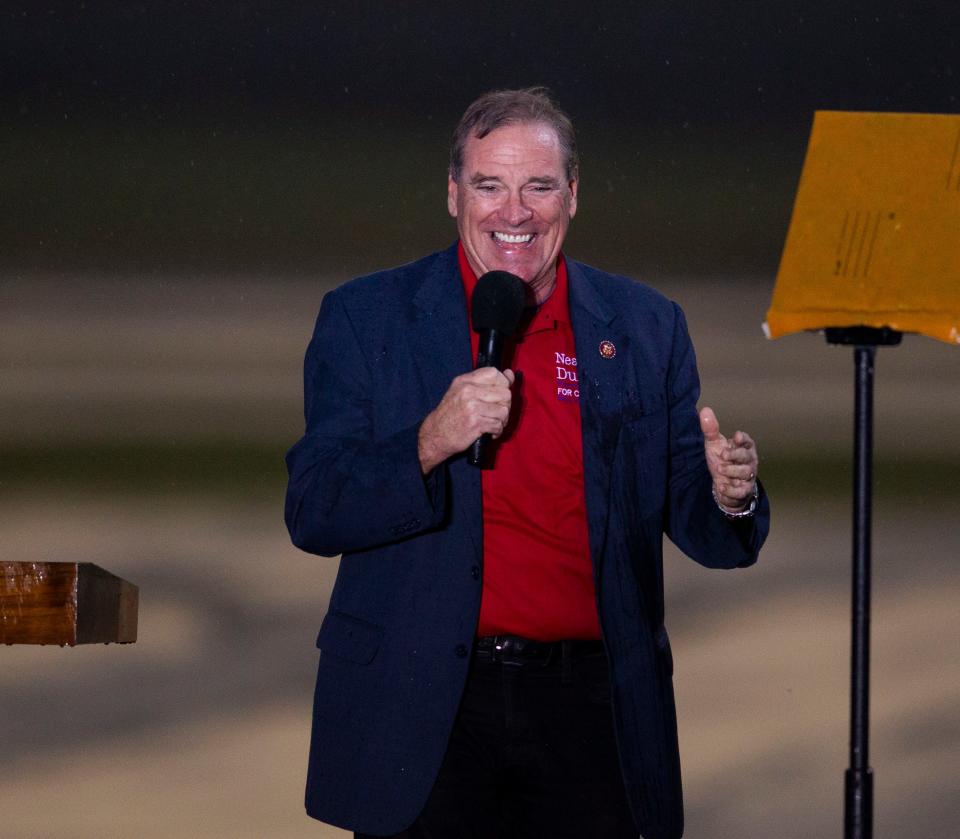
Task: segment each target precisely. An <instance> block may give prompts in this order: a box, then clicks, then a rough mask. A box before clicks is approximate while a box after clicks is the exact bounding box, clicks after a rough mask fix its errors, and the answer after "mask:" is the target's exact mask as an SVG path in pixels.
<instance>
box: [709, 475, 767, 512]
mask: <svg viewBox="0 0 960 839" xmlns="http://www.w3.org/2000/svg"><path fill="white" fill-rule="evenodd" d="M710 492H711V494H712V495H713V500H714V501H715V502H716V504H717V506H718V507H719V508H720V512H721V513H723V514H724V515H725V516H726V517H727V518H728V519H744V518H747V517H749V516H752V515H753V514H754V513H755V512H756V511H757V503H758V501H759V498H760V489H759V487H758V486H757V482H756V481H754V482H753V496H752V497H751V498H750V503H749V504H748V505H747V506H746V507H745V508H744V509H743V510H737V511H736V512H734V511H733V510H728V509H727V508H726V507H724V506H723V504H721V503H720V499H719V498H717V491H716V489H714V487H713V486H711V487H710Z"/></svg>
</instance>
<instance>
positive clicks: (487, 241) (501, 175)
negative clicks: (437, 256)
mask: <svg viewBox="0 0 960 839" xmlns="http://www.w3.org/2000/svg"><path fill="white" fill-rule="evenodd" d="M447 208H448V209H449V210H450V215H451V216H453V217H454V218H455V219H456V220H457V230H458V231H459V233H460V241H461V242H462V243H463V249H464V251H465V252H466V255H467V261H468V262H469V263H470V267H471V268H472V269H473V270H474V272H475V273H476V274H477V276H478V277H480V276H482V275H483V274H486V273H487V271H509V272H510V273H511V274H516V275H517V276H518V277H520V279H522V280H523V281H524V282H525V283H527V285H528V286H529V287H530V289H531V291H532V292H533V294H534V296H535V297H536V300H537V302H538V303H542V302H543V301H544V300H546V299H547V297H549V296H550V292H551V291H553V287H554V285H555V284H556V265H557V254H559V253H560V246H561V245H562V244H563V240H564V237H565V236H566V235H567V228H568V227H569V226H570V219H572V218H573V214H574V213H575V212H576V211H577V181H576V180H572V181H568V180H567V176H566V168H565V166H564V160H563V155H562V153H561V150H560V142H559V140H558V139H557V133H556V131H555V130H554V129H553V128H552V127H551V126H549V125H546V124H544V123H539V122H531V123H519V124H516V125H505V126H503V127H501V128H498V129H496V130H495V131H491V132H490V133H489V134H488V135H487V136H486V137H484V138H483V139H482V140H478V139H477V138H476V137H472V136H471V137H469V138H468V139H467V142H466V144H465V146H464V149H463V167H462V169H461V172H460V181H459V182H457V181H454V180H453V179H452V178H450V180H449V182H448V184H447Z"/></svg>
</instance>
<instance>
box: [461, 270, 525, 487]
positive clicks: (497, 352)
mask: <svg viewBox="0 0 960 839" xmlns="http://www.w3.org/2000/svg"><path fill="white" fill-rule="evenodd" d="M526 298H527V292H526V286H525V285H524V283H523V280H521V279H520V278H519V277H517V276H516V275H514V274H510V273H508V272H507V271H489V272H487V273H486V274H484V275H483V276H482V277H481V278H480V279H479V280H477V285H476V287H475V288H474V289H473V297H472V298H471V304H470V311H471V320H472V321H473V331H474V332H477V333H479V335H480V346H479V347H478V348H477V367H476V369H477V370H479V369H480V368H481V367H496V368H497V369H498V370H502V369H503V345H504V342H505V340H506V339H507V338H509V337H510V336H511V335H513V333H514V332H516V331H517V326H518V325H519V324H520V318H521V317H522V316H523V307H524V304H525V302H526ZM489 439H490V435H489V434H483V435H482V436H480V437H478V438H477V439H476V440H474V441H473V443H471V445H470V450H469V454H468V456H467V460H468V461H469V462H470V465H471V466H479V467H480V468H483V466H484V463H483V460H484V452H485V449H486V446H487V441H488V440H489Z"/></svg>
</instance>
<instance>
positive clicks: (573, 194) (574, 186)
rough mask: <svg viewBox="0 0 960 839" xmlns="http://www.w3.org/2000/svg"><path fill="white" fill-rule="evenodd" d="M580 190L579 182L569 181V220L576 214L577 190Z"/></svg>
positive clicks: (575, 180) (575, 179)
mask: <svg viewBox="0 0 960 839" xmlns="http://www.w3.org/2000/svg"><path fill="white" fill-rule="evenodd" d="M579 188H580V180H579V179H578V178H574V179H573V180H572V181H570V218H573V217H574V216H575V215H576V214H577V190H578V189H579Z"/></svg>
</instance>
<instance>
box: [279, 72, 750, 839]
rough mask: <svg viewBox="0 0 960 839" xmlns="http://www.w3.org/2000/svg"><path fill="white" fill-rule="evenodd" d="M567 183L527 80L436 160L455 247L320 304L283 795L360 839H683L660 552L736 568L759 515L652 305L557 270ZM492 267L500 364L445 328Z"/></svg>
mask: <svg viewBox="0 0 960 839" xmlns="http://www.w3.org/2000/svg"><path fill="white" fill-rule="evenodd" d="M578 184H579V166H578V161H577V151H576V141H575V137H574V131H573V127H572V125H571V123H570V120H569V119H568V118H567V116H566V115H565V114H564V113H563V112H562V111H560V110H559V108H557V107H556V105H555V104H554V103H553V102H552V101H551V100H550V98H549V97H548V95H547V93H546V91H545V90H543V89H542V88H531V89H527V90H518V91H496V92H493V93H489V94H486V95H485V96H482V97H481V98H480V99H478V100H477V101H476V102H474V103H473V104H472V105H471V106H470V107H469V108H468V109H467V111H466V113H465V114H464V116H463V118H462V120H461V122H460V124H459V125H458V127H457V129H456V131H455V133H454V138H453V143H452V149H451V158H450V171H449V177H448V184H447V202H448V208H449V211H450V214H451V215H452V216H453V217H454V218H455V219H456V222H457V231H458V234H459V239H458V242H456V243H455V244H454V245H453V246H452V247H451V248H449V249H448V250H446V251H442V252H440V253H437V254H433V255H431V256H428V257H426V258H424V259H422V260H420V261H418V262H415V263H412V264H410V265H406V266H403V267H401V268H396V269H392V270H390V271H384V272H381V273H378V274H374V275H371V276H369V277H364V278H361V279H358V280H354V281H353V282H350V283H347V284H346V285H344V286H342V287H340V288H339V289H337V290H336V291H334V292H331V293H330V294H328V295H327V296H326V297H325V298H324V300H323V304H322V306H321V310H320V316H319V318H318V320H317V326H316V330H315V332H314V337H313V340H312V342H311V344H310V346H309V348H308V350H307V356H306V362H305V388H306V393H305V406H306V421H307V427H306V433H305V435H304V436H303V438H302V439H301V440H300V441H299V442H298V443H297V444H296V445H295V446H294V447H293V448H292V449H291V451H290V453H289V454H288V456H287V465H288V469H289V473H290V482H289V488H288V493H287V507H286V521H287V526H288V528H289V530H290V534H291V538H292V539H293V541H294V543H295V544H296V545H298V546H299V547H301V548H303V549H304V550H307V551H311V552H313V553H319V554H323V555H328V556H335V555H337V554H342V558H341V562H340V569H339V573H338V577H337V582H336V585H335V587H334V590H333V593H332V595H331V599H330V607H329V610H328V612H327V615H326V617H325V618H324V621H323V625H322V627H321V629H320V634H319V637H318V639H317V646H318V647H319V648H320V650H321V654H320V666H319V670H318V675H317V688H316V696H315V704H314V725H313V735H312V740H311V749H310V765H309V771H308V778H307V796H306V801H307V810H308V812H309V813H310V815H312V816H314V817H316V818H318V819H321V820H324V821H328V822H331V823H333V824H337V825H340V826H343V827H346V828H348V829H351V830H354V831H357V836H397V837H407V839H432V838H433V837H440V838H441V839H459V837H479V839H488V838H489V839H495V838H497V837H504V839H506V837H511V839H520V837H531V839H532V837H544V836H549V837H551V839H557V838H558V837H571V839H572V838H573V837H576V839H587V838H588V837H597V839H601V837H602V839H619V837H623V839H626V838H627V837H637V836H638V835H642V836H643V837H646V839H673V837H679V836H680V835H681V834H682V832H683V811H682V801H681V791H680V765H679V756H678V748H677V733H676V719H675V712H674V704H673V690H672V684H671V676H672V668H673V665H672V658H671V653H670V644H669V640H668V636H667V632H666V629H665V626H664V603H663V582H662V580H663V569H662V539H663V535H664V534H666V535H667V536H668V537H669V538H670V539H672V540H673V541H674V542H675V543H676V544H677V545H678V546H679V547H680V548H681V549H682V550H683V551H684V552H686V553H687V554H688V555H689V556H691V557H692V558H693V559H695V560H696V561H698V562H700V563H702V564H703V565H706V566H709V567H716V568H735V567H739V566H746V565H749V564H751V563H752V562H754V561H755V560H756V558H757V554H758V552H759V550H760V546H761V545H762V543H763V540H764V538H765V536H766V532H767V527H768V518H769V505H768V503H767V500H766V498H765V495H764V493H763V491H762V488H761V487H760V485H759V483H758V482H757V479H756V475H757V469H758V463H759V461H758V458H757V452H756V447H755V445H754V443H753V440H752V439H751V438H750V437H749V435H747V434H744V433H743V432H740V431H738V432H736V433H735V434H734V435H732V436H731V437H729V438H727V437H724V436H723V435H722V434H721V433H720V430H719V426H718V423H717V420H716V417H715V416H714V414H713V412H712V411H711V410H710V409H709V408H704V409H702V411H700V413H699V416H698V412H697V407H696V402H697V399H698V397H699V382H698V377H697V370H696V363H695V359H694V354H693V348H692V346H691V344H690V339H689V337H688V335H687V331H686V324H685V321H684V318H683V314H682V312H681V311H680V309H679V308H678V307H677V306H676V304H673V303H671V302H670V301H668V300H666V299H665V298H663V297H662V296H660V295H659V294H657V293H656V292H654V291H653V290H651V289H649V288H647V287H646V286H644V285H641V284H640V283H637V282H635V281H633V280H630V279H627V278H625V277H618V276H614V275H611V274H607V273H604V272H602V271H599V270H597V269H595V268H591V267H589V266H587V265H583V264H580V263H577V262H575V261H573V260H570V259H568V258H567V257H566V256H565V255H564V254H563V252H562V246H563V242H564V239H565V237H566V233H567V230H568V228H569V225H570V221H571V219H572V218H573V217H574V215H575V213H576V210H577V190H578ZM494 270H500V271H509V272H510V273H513V274H515V275H516V276H518V277H520V279H521V280H522V281H523V282H524V283H525V285H526V289H527V302H528V309H527V312H526V314H525V316H524V318H523V320H522V321H521V327H520V330H519V332H518V334H517V336H516V337H515V339H514V340H513V341H512V342H511V343H510V346H509V347H508V351H507V356H508V358H509V366H508V368H507V369H505V370H504V371H503V372H500V371H498V370H496V369H494V368H483V369H480V370H473V369H472V368H473V363H472V359H473V358H474V357H475V354H476V347H477V336H476V335H475V334H472V333H471V332H470V330H469V328H468V323H469V317H468V315H469V307H470V300H471V294H472V291H473V288H474V286H475V285H476V283H477V278H478V277H479V276H482V275H483V274H485V273H487V272H489V271H494ZM485 433H487V434H490V435H491V437H492V438H493V440H494V441H495V443H494V446H493V447H494V450H495V451H494V458H493V467H492V468H491V469H488V470H484V471H482V472H481V471H480V470H477V469H475V468H473V467H471V466H470V465H469V464H468V463H467V460H466V457H465V450H466V449H467V448H468V447H469V446H470V444H471V443H472V442H473V440H475V439H476V438H477V437H479V436H480V435H481V434H485Z"/></svg>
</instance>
